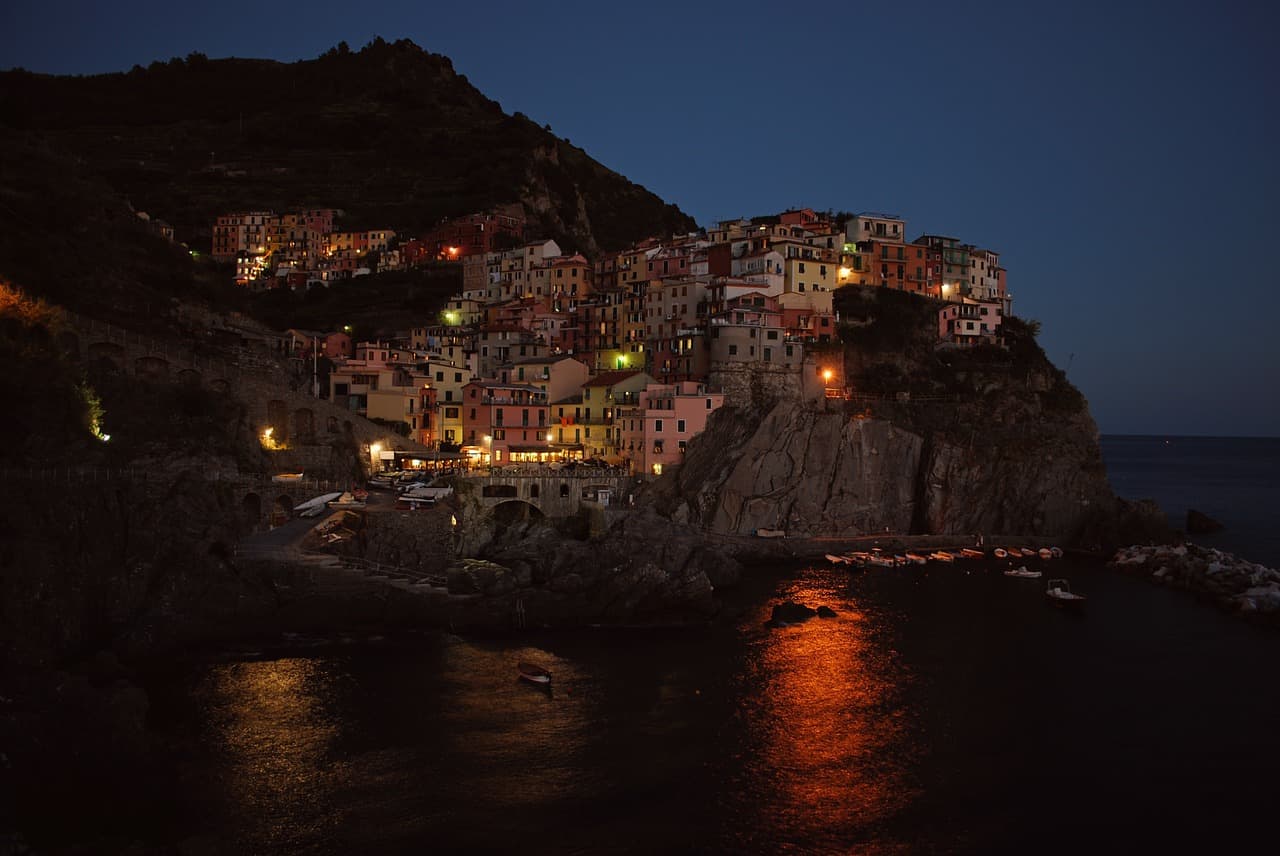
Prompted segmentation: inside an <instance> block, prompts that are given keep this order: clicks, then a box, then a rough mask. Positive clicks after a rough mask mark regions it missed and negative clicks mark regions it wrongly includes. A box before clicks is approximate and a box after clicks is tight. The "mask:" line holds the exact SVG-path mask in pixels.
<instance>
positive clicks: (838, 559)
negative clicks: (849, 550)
mask: <svg viewBox="0 0 1280 856" xmlns="http://www.w3.org/2000/svg"><path fill="white" fill-rule="evenodd" d="M826 557H827V561H828V562H830V563H831V564H833V565H848V564H850V563H852V562H853V559H851V558H849V557H848V556H836V555H834V554H832V553H827V554H826Z"/></svg>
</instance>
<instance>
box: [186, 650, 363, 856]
mask: <svg viewBox="0 0 1280 856" xmlns="http://www.w3.org/2000/svg"><path fill="white" fill-rule="evenodd" d="M340 682H341V675H340V673H339V672H337V671H336V670H335V669H334V664H333V663H331V662H329V661H326V660H321V659H309V658H290V659H283V660H271V661H261V662H243V663H230V664H222V665H218V666H215V667H213V668H211V669H210V671H209V672H208V674H207V676H206V678H205V680H204V682H203V685H202V686H200V687H199V688H198V689H197V693H198V695H200V696H201V697H202V699H203V707H204V710H205V711H206V715H207V717H208V721H209V725H210V728H209V730H208V734H209V735H210V738H211V740H212V744H213V745H212V746H210V747H209V748H210V749H211V750H212V751H213V752H214V753H216V755H218V756H219V757H220V759H221V763H220V764H218V766H217V770H218V772H219V773H220V774H221V775H220V776H219V780H220V784H221V786H222V789H223V791H224V794H225V796H226V798H227V799H228V800H230V801H231V802H232V803H234V804H236V805H237V806H239V807H240V809H241V810H242V813H241V812H237V814H238V816H239V817H240V819H242V820H243V821H246V822H247V824H248V826H249V830H247V831H248V833H249V836H250V838H252V839H254V840H256V841H258V842H260V843H261V844H264V845H268V846H275V845H279V844H283V843H284V842H285V841H286V840H296V839H297V838H298V837H300V836H301V837H303V838H312V837H321V836H323V835H324V834H325V833H326V831H327V830H329V829H332V828H335V827H336V826H337V825H338V824H340V822H341V812H340V810H339V807H338V806H333V805H329V806H323V807H321V806H315V805H311V806H309V807H308V809H307V810H306V811H304V812H300V811H299V810H298V809H299V807H300V806H305V805H308V803H310V802H311V801H313V800H316V799H323V798H324V795H325V794H328V793H331V792H332V789H333V788H332V786H333V784H334V782H335V780H336V779H337V778H338V777H339V776H340V775H341V770H340V767H341V765H340V764H339V765H337V766H336V767H335V765H333V764H332V763H331V761H332V758H331V748H332V746H333V744H334V742H335V740H336V739H337V738H338V736H339V735H340V733H341V730H342V727H343V719H342V714H341V709H340V707H338V706H337V705H335V701H336V696H337V695H338V693H339V691H340V688H339V684H340ZM316 808H322V810H320V811H316V810H315V809H316Z"/></svg>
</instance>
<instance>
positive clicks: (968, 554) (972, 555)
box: [960, 547, 986, 559]
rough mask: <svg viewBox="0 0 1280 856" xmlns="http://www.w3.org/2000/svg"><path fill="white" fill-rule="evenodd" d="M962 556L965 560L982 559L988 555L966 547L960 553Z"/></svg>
mask: <svg viewBox="0 0 1280 856" xmlns="http://www.w3.org/2000/svg"><path fill="white" fill-rule="evenodd" d="M960 555H961V557H963V558H965V559H981V558H982V557H983V556H985V555H986V553H983V552H982V551H981V550H975V549H973V548H972V547H965V548H963V549H962V550H961V551H960Z"/></svg>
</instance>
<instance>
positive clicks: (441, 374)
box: [436, 372, 444, 383]
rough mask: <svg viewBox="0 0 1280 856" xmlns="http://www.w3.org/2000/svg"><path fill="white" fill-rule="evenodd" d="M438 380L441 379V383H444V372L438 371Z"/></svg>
mask: <svg viewBox="0 0 1280 856" xmlns="http://www.w3.org/2000/svg"><path fill="white" fill-rule="evenodd" d="M436 380H437V381H439V382H441V383H443V382H444V372H436Z"/></svg>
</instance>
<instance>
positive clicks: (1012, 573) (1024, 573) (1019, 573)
mask: <svg viewBox="0 0 1280 856" xmlns="http://www.w3.org/2000/svg"><path fill="white" fill-rule="evenodd" d="M1004 575H1005V576H1006V577H1017V578H1018V579H1023V580H1038V579H1040V577H1041V576H1043V574H1042V573H1041V572H1040V571H1031V570H1028V569H1027V566H1026V565H1023V566H1022V567H1020V568H1010V569H1009V570H1007V571H1005V572H1004Z"/></svg>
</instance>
